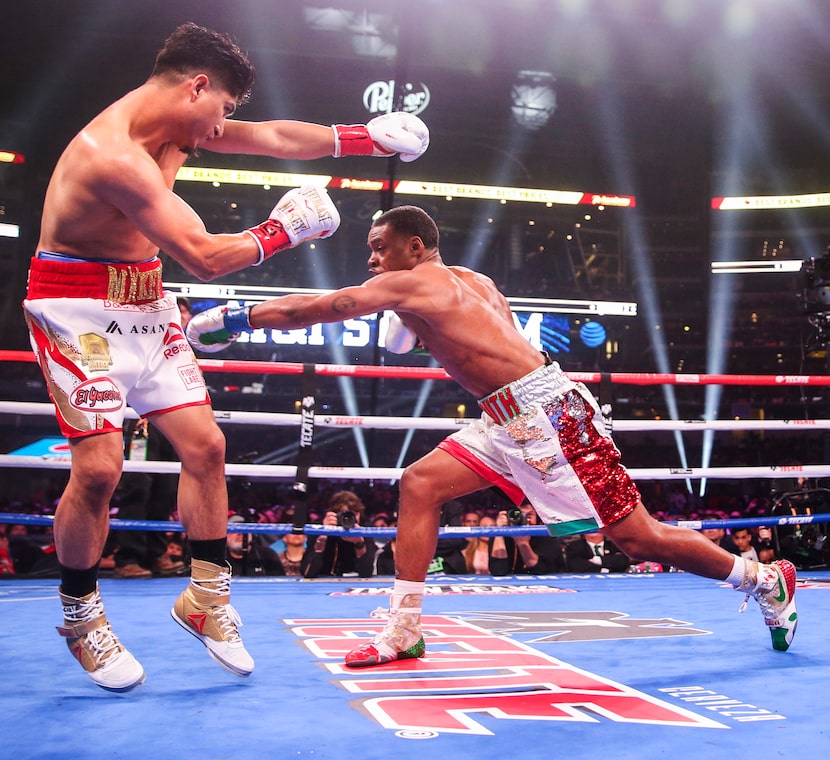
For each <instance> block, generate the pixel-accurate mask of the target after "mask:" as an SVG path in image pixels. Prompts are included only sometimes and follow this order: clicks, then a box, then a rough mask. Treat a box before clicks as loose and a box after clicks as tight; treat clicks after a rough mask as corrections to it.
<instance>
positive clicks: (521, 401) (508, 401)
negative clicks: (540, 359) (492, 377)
mask: <svg viewBox="0 0 830 760" xmlns="http://www.w3.org/2000/svg"><path fill="white" fill-rule="evenodd" d="M574 387H575V384H574V382H573V381H572V380H571V379H570V378H569V377H568V376H567V375H566V374H565V373H564V372H562V370H561V368H560V367H559V364H558V363H557V362H552V363H551V364H546V365H543V366H541V367H539V368H538V369H535V370H533V372H529V373H528V374H527V375H525V376H524V377H520V378H519V379H518V380H514V381H513V382H512V383H508V384H507V385H505V386H503V387H501V388H499V389H498V390H497V391H493V393H491V394H490V395H489V396H485V397H484V398H483V399H480V400H479V402H478V405H479V407H481V410H482V411H483V412H484V413H485V414H487V415H488V416H489V417H490V418H492V419H493V420H494V421H495V422H497V423H498V424H499V425H503V424H505V423H506V422H509V421H510V420H512V419H514V418H516V417H518V416H519V415H520V414H522V413H523V412H526V411H527V410H529V409H530V408H532V407H533V406H535V405H536V404H538V403H540V402H542V401H550V400H552V399H553V398H555V397H556V396H562V395H564V394H565V393H567V392H568V391H570V390H573V389H574Z"/></svg>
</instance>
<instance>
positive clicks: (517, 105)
mask: <svg viewBox="0 0 830 760" xmlns="http://www.w3.org/2000/svg"><path fill="white" fill-rule="evenodd" d="M555 81H556V80H555V79H554V77H553V74H551V73H549V72H547V71H520V72H519V73H518V74H517V75H516V81H515V83H514V84H513V87H512V88H511V90H510V100H511V103H512V108H511V110H512V111H513V118H515V119H516V122H517V123H518V124H519V125H520V126H522V127H524V128H525V129H541V128H542V127H544V126H545V124H547V123H548V121H549V120H550V117H551V116H553V114H554V112H555V111H556V92H555V91H554V89H553V83H554V82H555Z"/></svg>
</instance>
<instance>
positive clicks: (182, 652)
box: [0, 352, 830, 760]
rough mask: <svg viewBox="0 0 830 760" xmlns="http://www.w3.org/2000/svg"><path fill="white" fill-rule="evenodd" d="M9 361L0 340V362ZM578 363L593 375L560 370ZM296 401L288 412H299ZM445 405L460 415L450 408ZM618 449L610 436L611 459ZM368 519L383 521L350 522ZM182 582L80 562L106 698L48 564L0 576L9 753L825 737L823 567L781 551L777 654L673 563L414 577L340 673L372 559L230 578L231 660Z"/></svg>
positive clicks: (559, 747)
mask: <svg viewBox="0 0 830 760" xmlns="http://www.w3.org/2000/svg"><path fill="white" fill-rule="evenodd" d="M2 360H5V361H31V355H29V354H26V353H25V352H0V361H2ZM200 364H201V365H202V367H203V369H204V370H205V371H206V372H211V371H221V372H240V373H246V372H251V373H255V374H259V375H262V374H264V373H265V372H266V371H268V372H275V373H280V374H284V375H296V376H301V377H303V376H307V375H308V374H309V373H310V369H309V366H308V365H302V364H288V363H274V364H271V363H269V364H268V365H267V366H265V364H264V363H262V362H239V361H223V360H215V359H208V360H201V361H200ZM311 369H313V372H314V373H315V374H317V375H321V376H325V375H335V374H338V373H340V374H348V375H351V376H366V377H373V376H376V375H377V374H381V375H383V376H385V377H389V378H405V379H413V378H415V379H422V380H425V379H435V380H443V379H447V376H446V374H445V373H444V372H443V370H440V369H432V368H420V367H356V366H348V365H345V366H341V365H313V367H312V368H311ZM568 374H569V375H570V376H571V377H572V378H574V379H577V380H581V381H583V382H585V383H586V384H593V383H599V382H602V381H606V382H607V381H608V380H609V378H608V377H606V376H600V375H599V373H581V372H580V373H571V372H569V373H568ZM610 382H612V383H630V384H642V385H656V384H661V383H677V384H685V385H707V384H718V385H727V384H741V385H749V384H755V385H779V386H781V385H792V384H799V385H815V386H825V385H830V378H828V377H823V376H820V377H815V376H809V377H804V376H784V375H781V376H751V375H736V376H703V375H701V376H697V375H695V376H682V375H653V374H649V375H639V374H635V375H632V374H625V373H623V374H620V375H612V376H611V377H610ZM307 412H308V410H306V409H304V410H303V412H301V413H298V414H270V413H259V412H236V411H231V412H223V411H221V410H216V417H217V420H218V421H219V422H220V424H222V425H231V424H238V425H248V424H250V425H263V424H265V425H284V426H294V427H301V426H302V424H303V423H306V424H308V423H309V422H310V421H311V420H310V416H309V414H308V413H307ZM304 413H305V416H304ZM51 414H52V411H51V405H50V404H45V403H21V402H14V401H0V416H2V415H51ZM468 421H469V420H468ZM464 424H467V422H465V421H464V420H463V419H449V418H405V417H383V418H381V417H346V416H340V415H330V414H325V413H324V414H320V413H316V414H313V426H314V427H315V428H318V427H319V428H325V427H333V428H336V427H340V428H345V427H355V426H360V427H363V428H365V429H386V430H389V429H396V430H409V429H413V428H415V429H422V430H438V431H447V432H451V431H452V430H453V429H457V428H458V427H460V426H461V425H464ZM802 426H803V427H805V428H809V429H810V430H813V431H815V430H827V429H830V420H808V421H805V420H798V421H794V420H721V421H717V422H701V421H684V420H679V421H678V420H618V419H613V431H614V435H615V437H616V438H617V439H623V438H624V434H625V433H626V432H628V431H675V430H681V431H685V430H704V429H710V430H717V431H734V430H763V431H766V432H769V433H770V434H774V433H775V432H776V431H790V430H793V429H798V428H800V427H802ZM624 461H625V457H624ZM68 466H69V462H68V460H67V459H66V458H65V457H61V458H57V457H54V458H52V457H28V456H16V455H8V454H0V471H2V472H3V473H4V474H5V475H9V474H11V473H13V472H14V470H15V469H21V468H22V469H28V468H47V469H52V470H61V469H66V468H67V467H68ZM125 470H126V471H147V472H177V470H178V465H177V464H176V463H174V462H152V461H148V462H132V461H129V460H128V461H126V462H125ZM401 471H402V470H401V469H400V468H358V467H355V468H351V467H329V466H325V467H322V466H321V467H317V466H309V464H308V460H307V459H305V460H303V452H302V446H301V447H300V453H299V454H298V462H297V463H294V464H281V465H253V464H238V463H229V464H228V465H227V468H226V472H227V474H228V476H240V477H255V478H258V479H275V480H281V481H285V482H286V483H297V482H300V483H302V482H303V481H305V480H310V479H336V480H338V481H341V480H345V481H349V480H351V481H360V480H367V479H384V480H390V481H394V480H396V479H397V478H399V477H400V474H401ZM630 472H631V474H632V476H633V478H634V479H635V481H646V480H649V479H653V480H661V481H662V480H686V479H692V480H696V479H699V478H704V477H705V478H713V479H714V478H729V479H733V478H734V479H740V478H760V479H779V478H782V477H791V478H796V477H805V478H816V479H819V478H825V477H830V464H803V465H793V466H788V467H787V469H786V470H784V471H783V472H782V469H781V468H780V467H777V466H767V467H737V466H736V467H707V468H642V469H636V468H630ZM828 519H830V515H826V514H786V515H767V516H764V517H746V518H740V519H728V520H701V521H686V522H684V523H682V524H686V525H688V526H689V527H692V528H702V527H754V526H756V525H772V526H775V527H780V528H782V529H783V528H787V529H801V528H802V527H803V526H808V525H809V526H817V527H818V526H821V525H822V524H823V523H826V522H827V521H828ZM0 521H2V522H6V523H21V522H23V523H29V524H34V525H48V524H49V523H50V521H51V517H50V516H49V515H27V514H11V513H7V514H2V513H0ZM112 527H113V528H119V529H142V530H153V529H155V530H166V531H170V530H180V529H181V526H180V525H179V524H177V523H171V522H163V523H145V522H139V521H116V520H113V521H112ZM297 527H302V528H303V529H304V530H303V532H305V533H307V534H308V535H315V534H320V533H327V534H328V533H339V532H344V531H345V529H343V528H335V527H331V528H330V527H326V528H323V527H322V526H319V525H312V524H308V523H305V524H304V525H302V526H295V525H290V524H285V525H273V524H244V525H239V524H237V525H231V526H230V528H229V529H230V530H244V531H245V532H258V531H262V532H268V533H278V532H289V531H291V530H294V529H296V528H297ZM441 532H442V535H443V536H453V537H457V536H459V535H463V536H475V535H494V534H497V533H498V534H504V533H508V534H509V533H513V534H519V533H529V534H537V533H538V534H546V531H545V529H544V527H543V526H516V527H510V528H498V529H493V528H442V531H441ZM351 533H352V535H366V536H371V537H374V538H380V539H388V538H391V537H393V536H394V533H395V531H394V528H367V527H364V528H354V529H352V530H351ZM185 582H186V581H184V580H183V579H181V578H179V579H175V578H154V579H150V580H141V581H124V580H116V579H109V578H102V580H101V591H102V596H103V598H104V601H105V604H106V607H107V613H108V617H109V619H110V621H111V622H112V624H113V627H114V629H115V630H116V631H117V632H118V635H119V637H120V638H121V640H122V642H123V643H124V644H125V645H126V646H127V647H129V649H130V650H131V651H132V652H133V653H134V654H135V655H136V657H137V658H138V659H139V660H140V661H141V662H142V664H143V665H144V668H145V670H146V672H147V674H148V679H147V682H146V683H145V684H144V685H142V686H141V687H140V688H138V689H136V690H135V691H133V692H130V693H128V694H124V695H113V694H110V693H107V692H104V691H102V690H100V689H98V688H97V687H95V686H94V685H93V684H92V683H91V682H90V681H89V680H88V679H87V678H86V677H85V676H84V675H83V673H82V672H80V670H79V668H78V666H77V665H74V664H73V663H72V662H71V658H70V656H69V655H68V653H67V652H66V648H65V645H64V643H63V641H62V640H61V639H60V637H59V636H57V634H56V633H55V632H54V628H53V627H54V626H55V625H56V624H58V623H60V612H59V603H58V598H57V589H56V585H57V583H56V581H54V580H51V581H45V580H37V579H16V580H0V611H2V619H3V623H4V626H3V628H4V632H3V636H2V637H0V642H2V644H0V647H2V649H0V651H2V652H3V654H4V655H5V657H4V662H5V669H4V675H5V678H4V680H3V681H4V687H5V688H4V689H3V690H2V696H0V710H1V711H2V714H3V716H4V731H3V734H4V742H3V746H4V747H5V748H6V750H7V752H8V753H9V756H13V757H16V758H42V757H49V756H53V755H57V754H65V753H66V754H71V755H75V756H79V757H89V758H98V757H101V758H103V757H110V758H112V757H116V758H139V757H140V758H145V757H152V756H156V757H168V756H172V755H173V754H176V755H183V756H185V757H191V756H193V757H195V756H198V757H206V758H223V757H234V758H240V757H241V758H248V757H251V758H254V757H256V758H259V757H274V758H292V757H298V758H315V759H316V758H325V759H328V758H332V759H333V758H338V759H339V758H341V757H343V756H344V754H346V753H359V754H360V756H361V757H362V758H366V759H367V760H371V759H373V758H384V759H386V758H389V757H398V758H422V757H432V756H440V757H449V756H451V757H477V758H484V759H489V758H503V757H505V756H509V755H511V754H518V755H520V756H521V757H523V758H528V759H529V760H535V759H536V758H548V757H550V756H551V755H552V754H555V755H559V754H562V755H563V756H566V757H568V758H573V759H574V760H583V758H584V759H585V760H588V759H589V758H591V759H592V760H593V759H594V758H596V757H597V755H598V754H600V753H602V754H604V755H614V756H617V757H621V758H635V757H636V758H641V759H643V760H648V759H650V758H658V757H672V758H675V759H679V760H686V759H687V758H688V759H689V760H691V759H692V758H695V760H697V758H699V757H701V756H704V757H713V758H721V757H723V758H726V757H731V756H735V755H737V754H740V755H741V756H743V755H745V754H748V755H759V756H760V755H761V754H763V755H771V756H779V757H799V758H800V760H811V759H812V758H818V757H824V756H825V755H826V753H827V751H828V749H830V741H828V732H827V730H826V727H825V720H824V718H823V716H822V714H821V712H820V711H819V709H818V708H819V706H820V705H821V701H820V700H821V698H822V696H823V692H824V688H825V685H826V683H827V681H828V677H830V655H828V652H827V647H826V643H825V636H824V635H823V634H824V625H823V622H824V621H825V620H827V619H830V618H829V616H830V593H825V592H830V572H828V571H827V570H825V569H824V568H815V569H814V568H809V569H802V570H799V573H798V591H797V600H798V606H799V618H800V626H799V629H798V633H797V635H796V638H795V641H794V643H793V646H792V647H791V649H790V650H789V651H788V652H786V653H781V652H775V651H773V650H772V649H771V648H770V645H769V635H768V633H767V631H766V628H765V626H764V624H763V620H762V618H761V616H760V614H759V613H758V611H757V610H756V609H754V605H751V606H750V608H749V609H748V610H747V612H746V613H745V614H743V615H739V614H738V607H739V605H740V603H741V601H742V599H743V596H742V595H741V594H736V593H735V592H734V591H732V590H731V589H730V588H728V587H726V586H725V585H724V584H722V583H718V582H716V581H712V580H707V579H703V578H698V577H696V576H692V575H688V574H685V573H639V574H635V573H631V574H608V575H603V574H596V575H573V574H558V575H545V576H508V577H500V578H495V577H492V576H450V575H443V574H435V575H430V576H429V577H428V583H427V598H426V599H425V609H424V619H423V623H424V633H425V638H426V640H427V657H426V658H424V659H422V660H408V661H402V662H397V663H392V664H389V665H386V666H381V667H378V668H369V669H365V670H357V671H352V670H347V669H346V668H344V667H343V666H342V664H341V663H342V657H343V655H344V653H345V652H346V651H348V650H349V649H351V648H353V647H354V646H355V645H356V643H359V641H360V640H362V639H364V638H365V637H370V636H371V635H373V633H374V632H375V631H376V630H378V629H379V627H380V626H381V625H382V622H379V621H377V620H375V619H372V618H370V613H371V611H372V610H373V609H375V608H376V607H378V606H383V605H385V603H386V595H387V594H388V592H389V591H390V590H391V584H392V579H391V578H389V577H372V578H368V579H361V578H326V579H314V580H310V579H301V578H262V577H257V578H236V579H234V582H233V604H234V606H235V607H236V609H237V610H238V611H239V612H240V614H241V616H242V618H243V620H244V621H245V625H244V627H243V628H242V629H241V633H242V636H243V637H244V639H245V642H246V647H247V649H248V650H249V651H250V652H251V654H252V656H253V657H254V659H255V660H256V663H257V667H256V670H255V671H254V673H253V674H252V675H251V677H250V678H247V679H239V678H236V677H234V676H232V675H230V674H229V673H227V672H226V671H224V670H222V669H221V668H218V667H217V666H216V665H215V664H214V663H212V662H211V661H210V660H209V659H208V658H207V656H206V655H205V653H204V648H203V647H202V646H200V645H197V644H195V643H194V642H193V640H192V638H191V637H188V636H184V635H183V634H182V633H181V632H180V631H179V629H178V627H177V626H175V625H174V624H173V623H172V621H171V620H170V617H169V608H170V606H171V605H172V602H173V600H174V599H175V598H176V596H177V595H178V593H179V591H180V590H181V587H182V585H183V583H185Z"/></svg>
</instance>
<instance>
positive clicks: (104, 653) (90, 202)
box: [24, 23, 429, 691]
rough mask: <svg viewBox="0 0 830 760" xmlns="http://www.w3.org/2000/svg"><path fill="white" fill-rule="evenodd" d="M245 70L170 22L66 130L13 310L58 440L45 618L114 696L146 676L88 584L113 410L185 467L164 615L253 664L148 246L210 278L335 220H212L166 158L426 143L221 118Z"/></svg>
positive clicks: (103, 521)
mask: <svg viewBox="0 0 830 760" xmlns="http://www.w3.org/2000/svg"><path fill="white" fill-rule="evenodd" d="M253 81H254V69H253V66H252V65H251V63H250V61H249V60H248V58H247V56H246V55H245V54H244V53H243V52H242V51H241V50H240V48H239V47H238V46H237V45H236V43H235V42H234V41H233V40H231V39H230V38H229V37H228V36H227V35H224V34H220V33H218V32H214V31H212V30H210V29H205V28H204V27H200V26H197V25H196V24H193V23H186V24H182V25H181V26H179V27H178V28H177V29H175V30H174V32H173V33H172V34H171V35H170V36H169V37H168V38H167V40H166V41H165V43H164V46H163V47H162V49H161V50H160V51H159V53H158V55H157V56H156V60H155V64H154V66H153V70H152V73H151V75H150V77H149V78H148V79H147V81H145V82H144V83H143V84H140V85H139V86H138V87H136V88H135V89H133V90H131V91H130V92H128V93H127V94H126V95H124V96H123V97H121V98H120V99H119V100H117V101H116V102H115V103H113V104H112V105H110V106H108V107H107V108H106V109H104V110H103V111H102V112H101V113H99V114H98V115H97V116H95V117H94V118H93V119H92V121H90V122H89V123H88V124H87V125H86V126H85V127H84V128H83V129H82V130H81V131H80V132H79V133H78V134H77V135H76V136H75V137H74V138H73V139H72V140H71V141H70V143H69V145H68V146H67V147H66V149H65V150H64V152H63V154H62V155H61V157H60V158H59V159H58V162H57V165H56V166H55V169H54V171H53V173H52V177H51V179H50V181H49V185H48V187H47V189H46V196H45V198H44V203H43V214H42V219H41V229H40V239H39V241H38V244H37V248H36V251H38V253H37V255H36V257H35V258H34V259H33V260H32V265H31V271H30V277H29V290H28V294H27V298H26V301H25V304H24V308H25V313H26V319H27V323H28V325H29V329H30V331H31V339H32V346H33V348H34V349H35V352H36V353H37V355H38V360H39V362H40V366H41V368H42V370H43V374H44V377H45V379H46V383H47V386H48V389H49V393H50V395H51V397H52V399H53V400H54V403H55V409H56V413H57V417H58V421H59V423H60V426H61V430H62V431H63V432H64V433H65V434H66V435H67V436H68V438H69V443H70V447H71V450H72V463H71V470H70V476H69V482H68V483H67V486H66V489H65V490H64V492H63V494H62V495H61V498H60V500H59V503H58V507H57V511H56V513H55V523H54V535H55V547H56V552H57V558H58V565H59V568H60V578H61V583H60V589H59V593H60V598H61V603H62V607H63V625H62V626H60V627H59V628H58V630H59V632H60V634H61V635H62V636H64V637H65V639H66V643H67V645H68V647H69V650H70V651H71V652H72V654H73V656H74V657H75V658H76V659H77V660H78V661H79V662H80V664H81V666H82V667H83V668H84V670H85V671H86V672H87V674H88V675H89V677H90V678H91V679H92V681H93V682H94V683H95V684H97V685H98V686H100V687H101V688H104V689H108V690H110V691H128V690H130V689H132V688H134V687H136V686H138V685H139V684H140V683H142V682H143V681H144V678H145V674H144V669H143V668H142V666H141V665H140V663H139V662H138V661H137V660H136V658H135V657H133V655H132V654H130V652H129V651H128V650H127V649H126V648H125V647H124V646H123V645H122V644H121V642H120V640H119V639H118V637H117V636H116V635H115V633H114V632H113V631H112V628H111V627H110V624H109V621H108V620H107V616H106V614H105V612H104V607H103V603H102V600H101V595H100V593H99V590H98V583H97V580H98V566H99V562H100V559H101V553H102V551H103V548H104V544H105V541H106V538H107V534H108V528H109V505H110V499H111V497H112V494H113V492H114V491H115V488H116V486H117V485H118V483H119V479H120V477H121V472H122V468H123V460H124V441H123V438H122V430H121V424H122V421H123V419H124V410H125V408H126V405H130V406H132V407H133V408H134V409H135V411H136V412H138V413H139V414H140V415H142V416H146V417H149V419H150V422H151V424H152V425H153V426H154V427H155V428H157V429H158V430H159V431H160V432H161V434H162V435H163V436H164V437H165V438H166V439H167V440H168V441H169V442H170V443H171V444H172V446H173V448H174V449H175V451H176V455H177V457H178V459H179V461H180V462H181V472H180V476H179V483H178V494H177V510H178V515H179V518H180V519H181V521H182V523H183V524H184V527H185V530H186V532H187V535H188V541H189V547H190V552H191V555H192V557H193V561H192V563H191V578H190V583H189V585H188V586H187V588H186V589H185V590H184V591H183V592H182V593H181V594H180V595H179V597H178V599H177V600H176V602H175V603H174V605H173V609H172V610H171V615H172V617H173V619H174V620H175V621H176V622H177V623H178V624H179V625H181V626H182V627H183V628H184V629H185V630H186V631H188V633H190V634H192V635H193V636H194V637H196V638H197V639H198V640H199V641H201V642H202V644H204V645H205V647H206V648H207V652H208V654H209V655H210V657H211V658H212V659H213V660H215V661H216V662H218V663H219V664H220V665H222V666H223V667H225V668H226V669H228V670H229V671H231V672H232V673H234V674H236V675H239V676H247V675H249V674H250V673H251V672H252V671H253V668H254V661H253V658H252V657H251V656H250V654H249V653H248V652H247V650H246V649H245V646H244V645H243V643H242V639H241V637H240V636H239V632H238V625H239V623H240V622H241V621H240V619H239V615H238V614H237V612H236V610H235V609H234V608H233V607H232V606H231V604H230V579H231V576H230V570H229V567H228V565H227V563H226V559H225V550H226V543H227V517H228V497H227V485H226V482H225V438H224V436H223V435H222V432H221V430H220V429H219V426H218V425H217V424H216V420H215V419H214V416H213V411H212V409H211V406H210V403H209V399H208V396H207V392H206V389H205V384H204V380H203V379H202V375H201V373H200V372H199V369H198V367H197V365H196V362H195V360H194V357H193V353H192V351H191V350H190V349H189V348H188V347H187V345H186V343H185V341H184V340H183V339H182V329H181V324H180V321H179V317H178V313H177V307H176V301H175V299H174V298H173V297H172V296H169V295H166V294H165V293H164V292H163V291H162V279H161V265H160V263H159V260H158V258H157V256H158V255H159V251H160V250H163V251H164V252H165V254H166V255H167V256H169V257H170V258H171V259H173V260H175V261H176V262H177V263H178V264H180V265H181V266H182V267H183V268H184V269H185V270H186V271H187V272H189V273H190V274H191V275H192V276H194V277H196V278H197V279H200V280H213V279H216V278H217V277H221V276H222V275H226V274H229V273H231V272H235V271H238V270H240V269H244V268H247V267H250V266H258V265H260V264H262V263H263V262H265V261H266V260H268V259H270V258H271V257H272V256H274V255H276V254H277V253H279V252H280V251H282V250H285V249H287V248H292V247H294V246H297V245H299V244H300V243H303V242H306V241H310V240H315V239H319V238H326V237H329V236H330V235H332V234H333V233H334V232H335V231H336V230H337V228H338V225H339V224H340V216H339V213H338V211H337V208H336V206H335V205H334V202H333V201H332V200H331V198H329V197H328V194H327V193H326V191H325V189H323V188H320V187H316V186H306V187H303V188H297V189H294V190H290V191H289V192H288V193H286V194H285V195H284V196H283V197H282V198H281V199H280V201H279V202H278V203H277V205H276V206H275V207H274V209H273V210H272V211H271V213H270V215H269V218H268V219H266V220H265V221H264V222H262V223H261V224H258V225H256V226H255V227H252V228H250V229H248V230H242V231H240V232H236V233H221V234H212V233H209V232H208V231H207V229H206V228H205V224H204V222H203V221H202V220H201V219H200V218H199V216H198V214H196V212H195V211H194V210H193V209H192V208H191V207H190V206H189V205H188V204H187V203H185V202H184V201H183V200H182V199H181V198H179V197H178V196H177V195H175V194H174V193H173V185H174V183H175V180H176V175H177V173H178V171H179V169H180V168H181V167H182V166H183V164H184V162H185V161H186V159H187V157H188V156H190V155H193V154H195V153H196V152H198V151H199V150H202V149H204V150H210V151H214V152H217V153H246V154H250V155H259V156H270V157H272V158H282V159H289V160H306V159H314V158H322V157H324V156H333V157H335V158H337V157H340V156H354V155H364V156H384V157H389V156H394V155H399V156H400V157H401V159H402V160H404V161H412V160H414V159H416V158H418V157H419V156H420V155H421V154H422V153H423V152H424V151H425V150H426V149H427V146H428V145H429V131H428V130H427V128H426V125H424V123H423V122H422V121H421V120H420V119H418V117H417V116H414V115H412V114H408V113H389V114H383V115H381V116H378V117H376V118H374V119H372V120H371V121H370V122H369V123H368V124H365V125H363V124H346V125H344V124H334V125H328V126H327V125H322V124H312V123H308V122H300V121H289V120H274V121H262V122H250V121H239V120H234V119H231V118H230V117H231V116H232V115H233V113H234V111H235V110H236V108H237V107H238V106H240V105H242V104H243V103H245V102H246V101H247V99H248V96H249V94H250V89H251V86H252V84H253Z"/></svg>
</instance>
